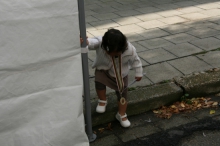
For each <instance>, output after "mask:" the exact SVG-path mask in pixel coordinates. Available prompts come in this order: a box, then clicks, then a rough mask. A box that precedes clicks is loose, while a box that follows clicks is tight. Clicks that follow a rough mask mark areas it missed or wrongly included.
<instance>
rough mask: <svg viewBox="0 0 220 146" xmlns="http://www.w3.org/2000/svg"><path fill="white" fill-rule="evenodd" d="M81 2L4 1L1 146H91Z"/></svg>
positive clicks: (0, 5)
mask: <svg viewBox="0 0 220 146" xmlns="http://www.w3.org/2000/svg"><path fill="white" fill-rule="evenodd" d="M81 64H82V63H81V54H80V44H79V21H78V4H77V0H0V146H87V145H89V143H88V138H87V136H86V134H85V129H84V116H83V107H82V106H83V104H82V90H83V81H82V65H81Z"/></svg>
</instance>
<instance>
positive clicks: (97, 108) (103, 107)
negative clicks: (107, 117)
mask: <svg viewBox="0 0 220 146" xmlns="http://www.w3.org/2000/svg"><path fill="white" fill-rule="evenodd" d="M99 103H105V105H103V106H101V105H99ZM106 105H107V100H106V101H105V100H100V99H99V100H98V105H97V107H96V112H97V113H104V112H105V109H106Z"/></svg>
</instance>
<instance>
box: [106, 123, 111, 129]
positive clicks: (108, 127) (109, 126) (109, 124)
mask: <svg viewBox="0 0 220 146" xmlns="http://www.w3.org/2000/svg"><path fill="white" fill-rule="evenodd" d="M111 126H112V123H108V126H107V127H106V128H105V129H107V130H111V131H112V127H111Z"/></svg>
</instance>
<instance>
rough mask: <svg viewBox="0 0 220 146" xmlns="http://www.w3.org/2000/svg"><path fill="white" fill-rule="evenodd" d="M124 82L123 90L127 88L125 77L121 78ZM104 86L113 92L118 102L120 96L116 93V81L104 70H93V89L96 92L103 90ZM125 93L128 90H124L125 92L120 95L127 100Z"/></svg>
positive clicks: (126, 78)
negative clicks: (94, 88)
mask: <svg viewBox="0 0 220 146" xmlns="http://www.w3.org/2000/svg"><path fill="white" fill-rule="evenodd" d="M123 81H124V88H126V87H127V86H128V76H125V77H124V78H123ZM106 86H108V87H109V88H111V89H113V90H115V93H116V95H117V97H118V101H119V100H120V98H121V97H120V94H119V92H118V86H117V82H116V79H115V78H114V77H112V76H110V75H109V73H108V71H106V70H95V87H96V89H97V90H104V89H106ZM127 92H128V89H125V91H124V92H123V93H122V97H124V98H125V99H126V100H127Z"/></svg>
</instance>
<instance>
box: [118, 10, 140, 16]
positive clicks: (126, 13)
mask: <svg viewBox="0 0 220 146" xmlns="http://www.w3.org/2000/svg"><path fill="white" fill-rule="evenodd" d="M114 13H115V14H117V15H119V16H122V17H126V16H133V15H134V16H135V15H139V14H141V12H138V11H136V10H124V11H117V12H114Z"/></svg>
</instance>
